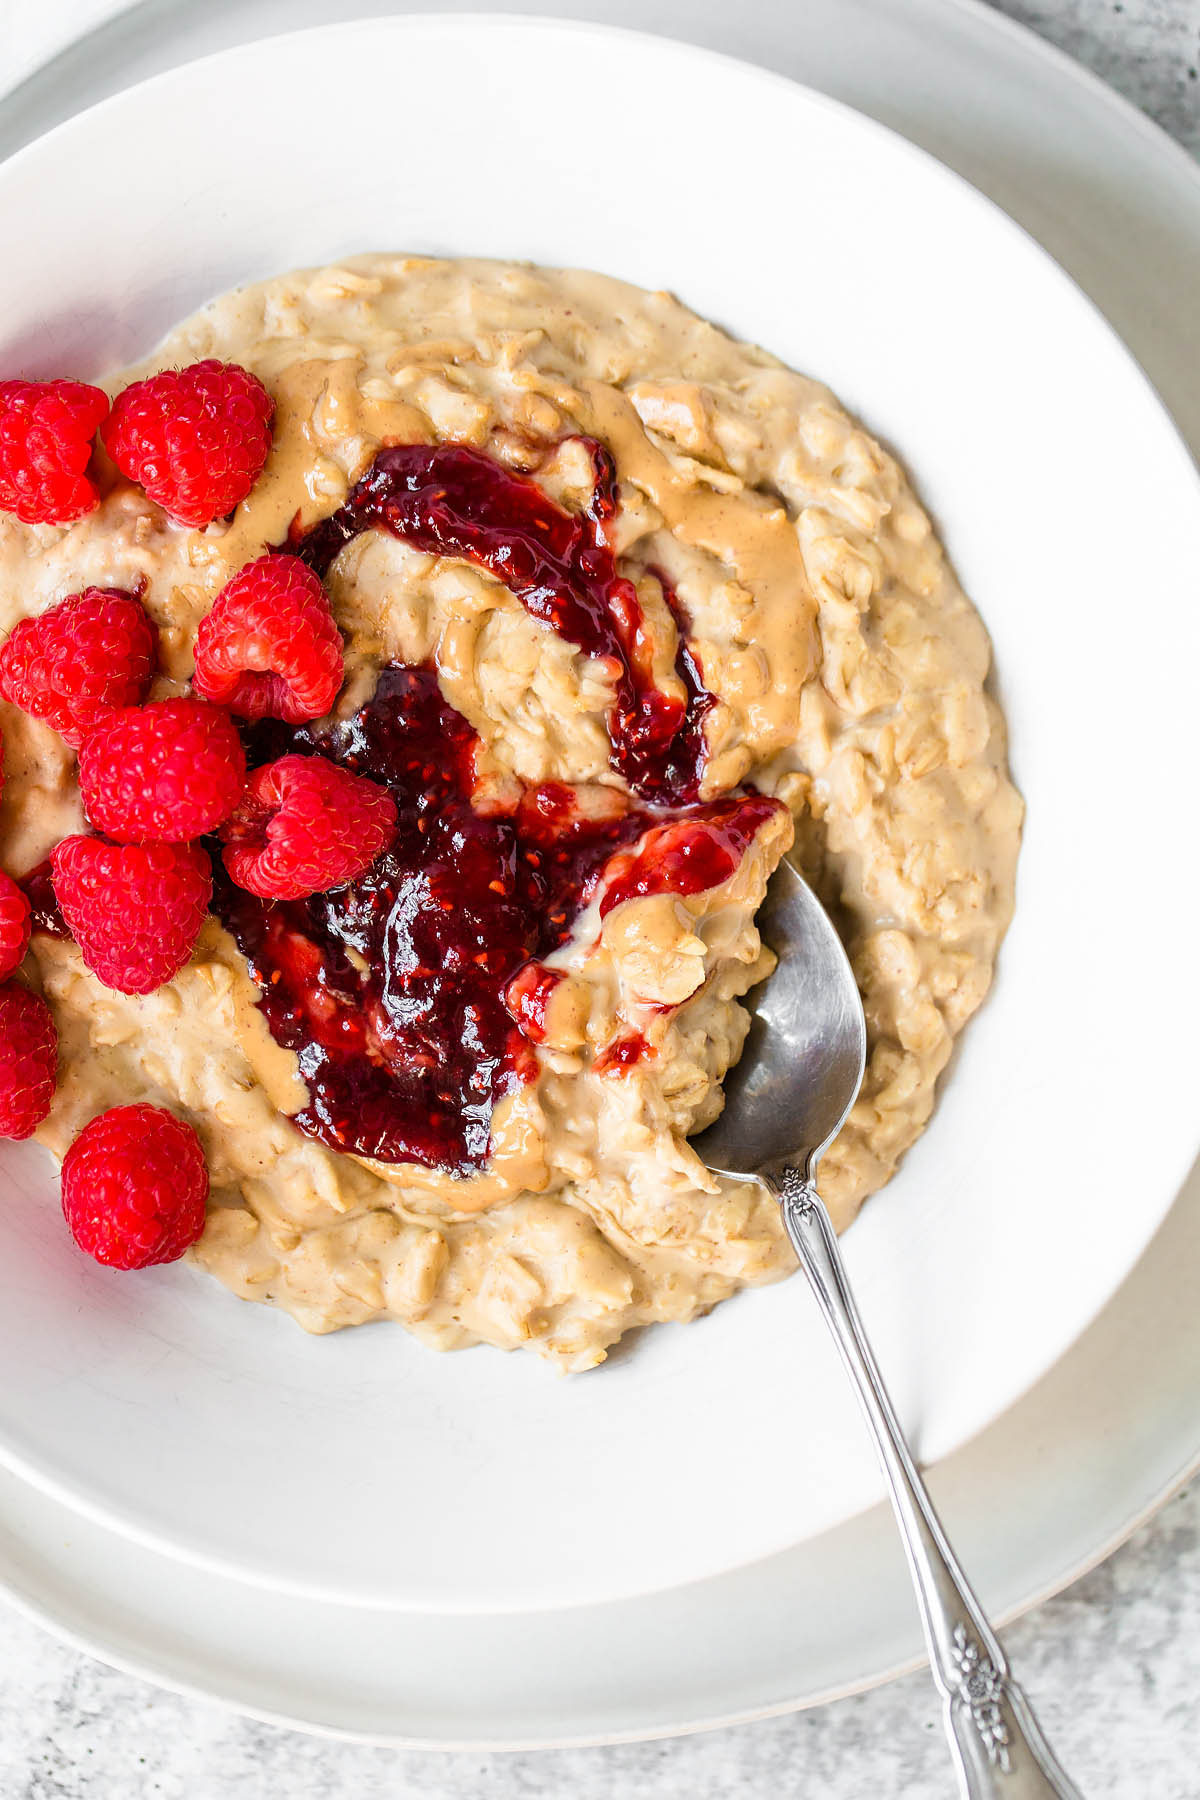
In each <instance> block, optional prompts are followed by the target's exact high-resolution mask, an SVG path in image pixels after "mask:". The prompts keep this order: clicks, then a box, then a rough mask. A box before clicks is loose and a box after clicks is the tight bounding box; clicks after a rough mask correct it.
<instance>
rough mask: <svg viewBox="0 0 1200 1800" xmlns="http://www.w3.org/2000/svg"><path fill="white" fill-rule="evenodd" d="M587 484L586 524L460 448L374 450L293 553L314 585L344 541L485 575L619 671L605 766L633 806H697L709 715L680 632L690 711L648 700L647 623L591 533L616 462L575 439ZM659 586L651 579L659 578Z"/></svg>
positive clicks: (605, 513) (603, 514)
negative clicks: (384, 536)
mask: <svg viewBox="0 0 1200 1800" xmlns="http://www.w3.org/2000/svg"><path fill="white" fill-rule="evenodd" d="M580 442H581V443H583V444H584V446H585V447H586V449H587V450H588V453H589V454H590V456H591V459H592V466H593V468H594V469H595V471H596V488H595V492H594V494H593V496H592V501H591V504H590V505H589V507H588V509H587V511H586V512H583V513H570V512H567V511H566V509H565V508H564V507H561V506H559V505H558V504H557V502H556V501H554V500H552V499H551V498H550V496H549V494H547V493H545V492H544V491H543V489H542V488H540V487H539V486H538V485H537V483H536V482H535V481H530V480H529V479H528V478H527V477H525V476H521V475H514V474H513V473H512V472H511V471H510V470H508V469H506V468H504V467H503V466H502V465H501V464H500V463H498V462H496V461H494V459H493V458H492V457H490V456H485V455H484V454H483V452H482V451H480V450H473V449H471V448H470V447H469V445H466V444H435V445H427V444H396V445H394V446H393V447H392V448H391V449H388V450H381V451H380V453H379V455H378V456H377V457H376V458H375V461H374V462H373V463H372V464H371V467H370V468H369V469H368V470H367V473H366V474H365V475H364V476H363V477H362V479H361V481H359V483H358V485H357V486H356V487H355V488H354V489H353V490H352V492H351V494H350V497H349V499H348V500H347V501H346V503H345V505H344V506H341V507H339V508H338V510H337V512H335V513H333V514H332V515H331V516H330V517H329V518H328V519H325V520H324V521H322V523H321V524H319V525H317V526H314V528H313V529H312V530H311V531H309V532H308V533H307V534H306V535H304V536H302V537H300V538H298V539H297V540H296V541H295V542H293V543H291V544H289V546H288V548H289V549H291V550H293V551H294V552H295V554H296V555H297V556H301V557H303V559H304V560H305V562H307V563H308V564H309V566H310V567H311V568H313V569H315V570H316V571H317V573H318V575H324V574H326V572H327V571H328V569H329V566H330V564H331V563H332V562H333V560H334V558H335V557H336V556H337V554H338V552H339V551H340V550H342V549H343V548H344V547H345V546H346V545H347V544H348V543H350V542H351V541H352V540H353V539H354V538H356V537H358V536H359V534H360V533H361V532H363V531H368V530H371V529H374V530H377V531H389V532H391V533H392V535H393V536H395V537H398V538H402V539H403V540H404V542H405V543H407V544H412V545H413V546H414V548H415V549H418V550H424V551H427V552H429V553H431V554H432V555H435V556H457V557H462V558H464V559H465V560H466V561H468V562H473V563H476V564H478V565H479V567H481V568H484V569H487V570H488V571H489V572H490V573H491V574H492V575H494V576H495V577H496V579H497V580H498V581H502V582H503V583H504V585H505V587H507V588H508V589H509V591H510V592H511V593H513V594H515V595H516V597H517V598H518V599H519V600H520V601H521V602H522V604H523V605H524V606H525V607H526V609H527V610H528V612H529V613H530V614H531V615H532V617H533V618H535V619H540V620H541V621H542V623H543V624H546V625H549V626H550V627H551V628H552V630H554V631H557V632H558V633H559V634H560V635H561V636H562V637H565V638H566V639H568V641H569V642H570V643H572V644H576V645H577V646H578V647H579V649H580V650H582V651H584V652H585V653H586V654H587V655H588V656H597V657H603V658H605V659H606V660H607V661H608V662H610V663H611V664H613V665H614V667H615V671H616V704H615V706H614V707H613V710H612V713H611V714H610V717H609V735H610V736H611V738H612V744H613V760H614V763H615V765H616V767H617V768H618V769H619V770H620V772H621V774H622V775H624V777H625V779H626V781H627V782H628V783H629V785H630V787H631V788H632V789H633V791H634V792H635V793H636V794H639V795H640V796H641V797H642V798H643V799H644V800H650V801H655V802H658V803H659V804H677V803H679V802H680V801H686V800H694V799H695V798H696V795H697V793H698V792H699V788H700V774H701V771H702V769H703V766H704V749H705V746H704V733H703V729H702V727H703V720H704V716H705V714H706V713H707V712H708V710H709V708H710V707H711V706H712V703H713V702H712V696H711V694H708V693H706V692H705V689H704V687H703V685H702V682H701V678H700V670H699V668H698V666H697V664H696V660H695V657H694V655H693V653H692V651H691V649H690V647H689V646H688V644H687V640H686V637H685V635H684V632H683V629H682V626H683V624H684V621H683V620H682V616H681V614H680V612H679V608H678V605H677V602H676V600H675V597H674V595H673V593H672V592H671V590H670V587H669V586H668V584H666V583H665V582H664V583H663V593H664V597H665V599H666V602H667V605H668V607H670V609H671V611H672V612H673V613H674V615H675V618H676V621H677V623H678V624H679V625H680V627H681V629H680V637H679V651H678V654H677V656H676V659H675V672H676V674H677V675H678V676H679V678H680V680H681V682H682V684H683V688H684V692H685V695H686V698H685V699H683V700H679V699H677V698H675V697H674V696H671V695H667V694H664V693H662V692H661V690H660V689H659V688H657V687H655V685H654V683H653V680H652V679H651V675H650V671H649V669H648V667H647V666H646V665H647V653H646V648H645V643H644V637H645V633H644V614H643V611H642V605H641V602H640V600H639V599H638V594H637V589H636V588H635V587H634V585H633V583H632V581H629V580H628V579H627V578H626V577H625V576H623V575H618V573H617V569H616V563H615V561H614V559H613V554H612V552H611V550H609V548H608V546H607V545H606V544H605V543H604V541H603V539H602V538H601V535H600V527H601V526H602V525H603V523H604V521H605V520H606V519H609V518H611V517H612V515H613V513H614V512H615V511H616V505H617V500H616V473H615V470H614V468H613V462H612V458H611V457H610V456H609V454H608V451H607V450H606V449H605V448H604V446H603V445H602V444H600V443H597V441H596V440H595V439H594V438H582V439H581V440H580ZM660 580H661V577H660Z"/></svg>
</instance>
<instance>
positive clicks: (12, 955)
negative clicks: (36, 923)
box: [0, 871, 30, 981]
mask: <svg viewBox="0 0 1200 1800" xmlns="http://www.w3.org/2000/svg"><path fill="white" fill-rule="evenodd" d="M29 915H30V906H29V902H28V900H27V899H26V898H25V896H24V894H23V893H22V892H21V890H20V888H19V887H18V886H17V884H16V882H15V881H14V880H13V878H12V876H11V875H5V874H4V873H3V872H2V871H0V981H7V980H8V977H9V976H10V975H11V974H12V972H13V970H14V969H15V968H16V966H17V964H18V963H19V962H20V960H21V958H22V957H23V956H24V954H25V952H26V950H28V948H29Z"/></svg>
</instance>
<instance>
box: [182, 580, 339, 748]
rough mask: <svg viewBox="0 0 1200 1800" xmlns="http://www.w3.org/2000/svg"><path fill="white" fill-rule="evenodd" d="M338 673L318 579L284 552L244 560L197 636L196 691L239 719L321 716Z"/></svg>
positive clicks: (293, 720)
mask: <svg viewBox="0 0 1200 1800" xmlns="http://www.w3.org/2000/svg"><path fill="white" fill-rule="evenodd" d="M342 672H343V671H342V638H341V633H340V632H339V631H338V628H337V626H336V625H335V624H334V622H333V614H332V613H331V612H330V610H329V598H328V595H327V594H326V592H325V589H324V588H323V587H322V586H321V581H320V577H319V576H317V575H314V574H313V571H312V570H311V569H310V568H309V567H308V564H307V563H303V562H301V560H300V558H299V557H298V556H288V555H287V554H286V553H285V552H283V551H278V550H276V551H272V552H271V554H270V555H268V556H260V557H259V559H258V561H257V562H252V563H247V565H246V567H245V568H244V569H242V570H241V571H240V572H239V573H238V574H237V575H235V576H234V578H233V580H232V581H230V582H227V583H226V585H225V586H224V587H223V588H222V589H221V592H220V593H219V594H218V595H217V597H216V599H215V600H214V601H213V604H212V610H211V611H210V612H209V614H208V616H207V618H204V619H201V621H200V629H199V631H198V632H197V633H196V691H197V693H200V694H203V695H204V697H205V699H206V700H215V701H216V702H217V703H218V705H220V706H228V707H230V708H231V709H232V711H234V712H235V713H240V714H241V716H242V718H244V719H262V718H272V719H286V720H287V722H288V724H289V725H300V724H302V723H303V722H304V720H306V719H319V718H320V717H321V715H322V713H327V712H328V711H329V709H330V707H331V706H332V705H333V703H334V700H335V699H336V698H337V691H338V689H339V688H340V687H341V685H342Z"/></svg>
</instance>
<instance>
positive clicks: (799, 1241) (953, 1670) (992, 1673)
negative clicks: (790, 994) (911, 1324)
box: [771, 1168, 1080, 1800]
mask: <svg viewBox="0 0 1200 1800" xmlns="http://www.w3.org/2000/svg"><path fill="white" fill-rule="evenodd" d="M771 1185H772V1186H773V1187H774V1189H775V1192H776V1193H777V1194H778V1196H779V1202H780V1205H781V1207H782V1209H783V1222H784V1225H785V1227H786V1228H787V1234H788V1236H789V1238H790V1239H791V1241H792V1244H793V1246H794V1247H795V1251H796V1254H797V1256H798V1257H799V1258H800V1266H801V1268H802V1269H803V1270H804V1273H805V1275H806V1276H807V1277H808V1280H809V1283H810V1285H811V1287H812V1289H813V1292H814V1293H815V1294H816V1296H817V1301H818V1304H819V1305H820V1308H821V1311H822V1312H823V1313H824V1315H825V1319H826V1321H827V1323H828V1325H829V1327H830V1329H831V1330H832V1332H833V1335H834V1338H835V1340H836V1342H837V1347H838V1350H839V1351H840V1353H841V1357H842V1361H843V1362H844V1363H845V1365H846V1369H847V1371H848V1372H849V1374H850V1378H851V1380H852V1381H853V1383H854V1386H855V1389H856V1391H857V1393H858V1398H859V1402H860V1404H861V1406H862V1409H863V1412H864V1413H865V1414H866V1417H867V1423H868V1424H869V1426H870V1427H871V1432H872V1435H873V1437H874V1439H875V1448H876V1451H877V1453H878V1456H879V1461H880V1463H881V1465H882V1467H883V1472H884V1474H885V1475H886V1477H887V1481H888V1486H889V1488H890V1490H891V1497H892V1505H893V1506H894V1508H895V1511H896V1519H897V1522H898V1523H899V1526H900V1534H901V1537H902V1538H903V1540H904V1548H905V1551H906V1553H907V1556H908V1565H909V1570H910V1572H911V1574H912V1580H913V1586H914V1588H915V1589H916V1594H917V1603H918V1605H919V1607H920V1612H921V1624H922V1626H923V1627H924V1631H925V1642H926V1644H927V1645H928V1647H929V1662H930V1667H931V1670H932V1673H933V1679H934V1682H935V1684H936V1686H937V1688H938V1691H939V1693H940V1694H941V1696H942V1700H943V1703H944V1705H943V1715H944V1724H945V1728H946V1735H947V1737H948V1738H949V1740H950V1747H951V1752H952V1754H953V1756H954V1760H955V1765H956V1767H957V1770H958V1781H959V1792H960V1794H961V1795H962V1797H963V1800H1051V1797H1054V1800H1080V1795H1079V1790H1078V1789H1077V1788H1076V1787H1075V1785H1074V1783H1073V1782H1071V1781H1070V1780H1069V1779H1068V1778H1067V1776H1066V1775H1065V1774H1064V1772H1063V1770H1062V1769H1061V1767H1060V1766H1059V1763H1058V1759H1057V1757H1056V1756H1055V1755H1054V1752H1053V1751H1052V1750H1051V1749H1050V1746H1049V1745H1048V1744H1047V1742H1046V1740H1045V1738H1044V1737H1043V1736H1042V1733H1041V1729H1040V1727H1039V1725H1038V1722H1037V1720H1036V1718H1035V1717H1034V1714H1033V1708H1032V1707H1031V1706H1030V1704H1029V1702H1028V1700H1027V1699H1026V1698H1025V1695H1024V1693H1023V1692H1022V1691H1021V1689H1020V1688H1019V1687H1018V1686H1017V1684H1016V1682H1015V1681H1014V1680H1013V1679H1012V1677H1011V1676H1010V1674H1009V1672H1008V1663H1007V1661H1006V1659H1005V1655H1004V1652H1003V1650H1002V1649H1001V1648H1000V1643H999V1640H998V1639H997V1637H996V1634H995V1632H994V1631H993V1630H992V1628H991V1626H990V1625H989V1624H988V1621H987V1618H986V1616H985V1614H984V1611H983V1608H982V1607H981V1606H980V1604H979V1602H978V1600H977V1599H976V1598H975V1596H974V1594H973V1593H972V1592H971V1589H970V1587H969V1586H968V1584H967V1580H966V1577H965V1576H964V1574H963V1572H962V1570H961V1569H960V1568H959V1566H958V1562H957V1560H956V1558H955V1555H954V1552H953V1550H952V1549H951V1548H950V1544H949V1542H948V1540H947V1538H946V1534H945V1532H944V1531H943V1530H942V1526H941V1522H940V1521H939V1519H938V1516H937V1514H936V1513H935V1511H934V1509H933V1502H932V1501H931V1500H930V1498H929V1495H928V1493H927V1491H926V1488H925V1484H924V1482H923V1481H922V1480H921V1477H920V1475H919V1474H918V1473H917V1466H916V1464H915V1462H914V1461H913V1458H912V1453H911V1451H910V1450H909V1448H908V1445H907V1444H906V1442H905V1440H904V1434H903V1432H902V1431H901V1429H900V1425H899V1422H898V1421H897V1418H896V1415H895V1412H894V1411H893V1409H892V1403H891V1401H890V1400H889V1398H888V1394H887V1389H886V1388H885V1387H884V1385H883V1380H882V1378H881V1376H880V1373H879V1369H878V1367H877V1366H876V1362H875V1358H874V1356H873V1355H872V1352H871V1346H870V1344H869V1343H868V1342H867V1337H866V1333H865V1332H864V1331H863V1328H862V1321H861V1320H860V1318H859V1316H858V1308H857V1307H856V1306H855V1304H854V1296H853V1295H852V1293H851V1292H850V1285H849V1282H848V1281H847V1278H846V1270H845V1265H844V1264H843V1262H842V1256H841V1251H840V1250H839V1249H838V1241H837V1236H836V1234H835V1232H834V1229H833V1226H832V1225H831V1224H830V1221H829V1214H828V1213H827V1212H826V1210H825V1207H824V1204H823V1203H822V1201H821V1200H820V1198H819V1197H818V1194H817V1190H816V1188H815V1186H814V1185H813V1183H812V1181H811V1180H810V1179H809V1178H808V1177H807V1176H806V1175H805V1174H804V1172H803V1171H802V1170H801V1169H797V1168H785V1169H782V1170H780V1172H779V1175H778V1178H777V1179H774V1180H772V1181H771Z"/></svg>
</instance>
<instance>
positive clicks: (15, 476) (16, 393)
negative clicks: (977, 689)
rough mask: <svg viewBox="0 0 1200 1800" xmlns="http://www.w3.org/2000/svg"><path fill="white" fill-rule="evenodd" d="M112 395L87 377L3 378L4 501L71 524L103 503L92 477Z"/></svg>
mask: <svg viewBox="0 0 1200 1800" xmlns="http://www.w3.org/2000/svg"><path fill="white" fill-rule="evenodd" d="M107 413H108V395H107V394H106V393H104V392H103V391H102V389H100V388H97V387H88V385H87V384H86V382H83V381H0V507H2V508H3V509H4V511H5V512H11V513H16V515H17V517H18V519H21V520H23V521H24V523H25V524H26V525H66V524H68V523H69V522H70V521H71V520H72V519H80V518H82V517H83V515H84V513H89V512H91V510H92V508H93V507H94V506H97V505H99V502H100V493H99V490H98V488H97V487H96V484H95V482H94V481H89V480H88V477H87V472H86V471H87V466H88V463H89V461H90V460H91V455H92V439H93V437H94V436H95V435H96V427H97V426H98V425H99V424H100V422H101V420H102V419H103V418H105V416H106V415H107Z"/></svg>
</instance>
